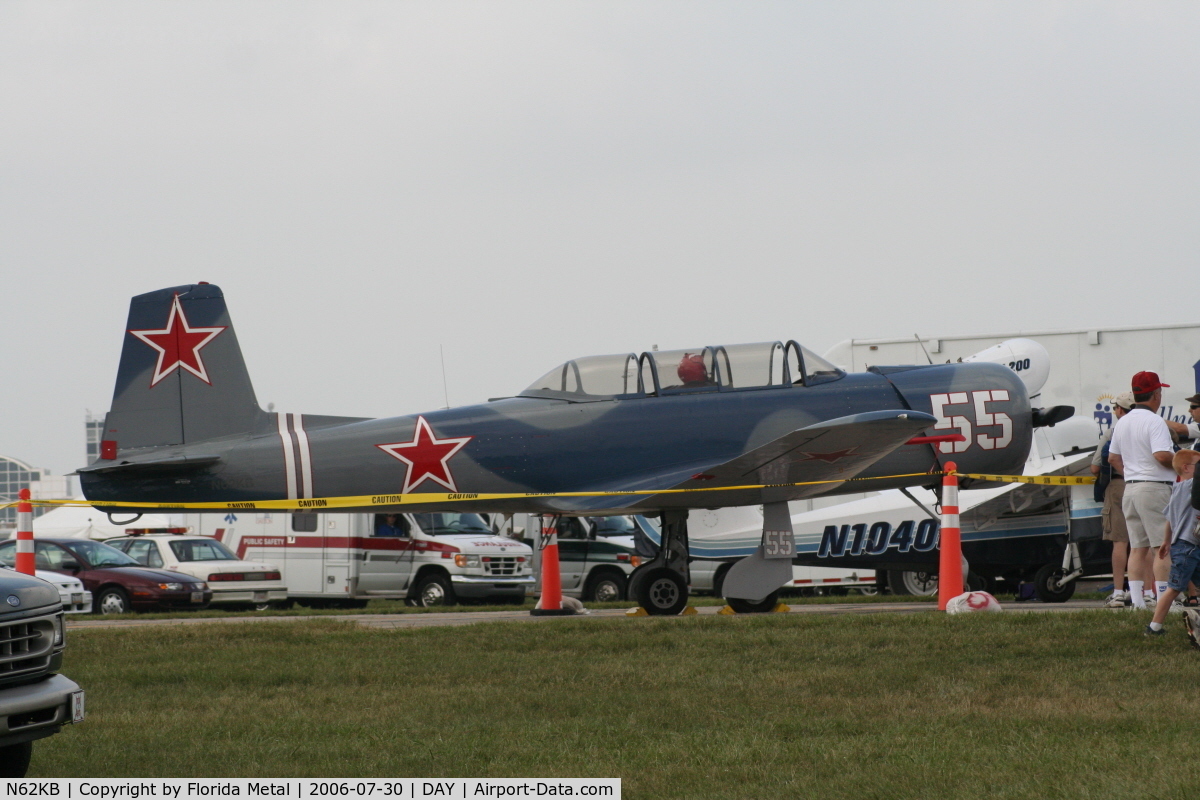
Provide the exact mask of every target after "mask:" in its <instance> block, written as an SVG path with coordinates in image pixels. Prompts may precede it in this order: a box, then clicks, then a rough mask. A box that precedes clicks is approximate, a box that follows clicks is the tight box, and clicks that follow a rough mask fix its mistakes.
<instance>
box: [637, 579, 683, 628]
mask: <svg viewBox="0 0 1200 800" xmlns="http://www.w3.org/2000/svg"><path fill="white" fill-rule="evenodd" d="M687 600H688V587H687V583H686V582H685V581H684V580H683V576H682V575H680V574H679V573H678V572H676V571H675V570H673V569H669V568H667V567H658V568H657V569H655V570H652V571H651V572H648V573H646V577H644V578H642V580H641V581H639V582H638V586H637V601H638V605H640V606H641V607H642V608H644V609H646V613H647V614H650V615H651V616H658V617H661V616H671V615H674V614H678V613H679V612H681V611H683V609H684V608H686V607H687Z"/></svg>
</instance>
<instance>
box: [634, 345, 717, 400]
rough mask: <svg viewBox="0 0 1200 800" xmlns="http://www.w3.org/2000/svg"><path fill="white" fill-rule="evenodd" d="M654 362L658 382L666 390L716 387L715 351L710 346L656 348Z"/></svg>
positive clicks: (653, 354)
mask: <svg viewBox="0 0 1200 800" xmlns="http://www.w3.org/2000/svg"><path fill="white" fill-rule="evenodd" d="M650 355H652V356H654V364H655V366H656V367H657V368H658V383H659V385H660V386H661V387H662V390H663V391H664V392H670V391H680V390H685V391H686V390H694V389H704V388H709V387H714V388H715V387H716V385H717V378H716V373H715V371H714V370H713V351H712V349H711V348H708V347H695V348H692V349H691V350H656V351H654V352H652V353H651V354H650Z"/></svg>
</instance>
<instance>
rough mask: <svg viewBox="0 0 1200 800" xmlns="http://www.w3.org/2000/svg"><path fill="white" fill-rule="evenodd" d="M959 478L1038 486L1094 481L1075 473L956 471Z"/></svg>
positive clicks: (1083, 483) (1073, 484)
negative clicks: (995, 473)
mask: <svg viewBox="0 0 1200 800" xmlns="http://www.w3.org/2000/svg"><path fill="white" fill-rule="evenodd" d="M955 474H956V475H958V477H960V478H973V479H975V480H979V481H995V482H997V483H1036V484H1038V485H1039V486H1084V485H1086V484H1089V483H1095V482H1096V479H1095V477H1093V476H1091V475H1087V476H1075V475H974V474H968V473H966V472H956V473H955Z"/></svg>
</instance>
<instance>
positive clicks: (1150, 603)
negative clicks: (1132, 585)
mask: <svg viewBox="0 0 1200 800" xmlns="http://www.w3.org/2000/svg"><path fill="white" fill-rule="evenodd" d="M1142 599H1143V600H1145V601H1146V608H1154V607H1155V606H1157V605H1158V598H1157V597H1155V596H1154V595H1152V594H1144V595H1142Z"/></svg>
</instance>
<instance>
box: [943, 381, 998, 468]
mask: <svg viewBox="0 0 1200 800" xmlns="http://www.w3.org/2000/svg"><path fill="white" fill-rule="evenodd" d="M1008 399H1009V397H1008V390H1006V389H994V390H992V391H986V390H985V391H978V392H971V395H970V398H969V399H968V397H967V393H966V392H948V393H946V394H931V395H929V403H930V405H931V406H932V407H933V415H934V416H935V417H937V418H938V421H937V425H934V426H933V427H934V430H954V429H955V428H957V429H958V431H959V432H960V433H961V434H962V436H963V441H961V442H941V443H939V444H938V449H940V450H941V451H942V452H943V453H963V452H966V451H967V450H968V449H970V447H971V444H972V441H973V440H972V433H973V431H972V429H971V421H970V420H969V419H967V418H966V417H964V416H962V415H959V414H947V413H946V411H945V407H946V406H956V405H967V404H968V403H972V404H974V407H975V424H976V425H979V426H984V427H991V426H996V425H999V426H1000V435H999V436H995V437H993V436H988V435H987V434H986V433H981V434H979V435H978V436H975V437H974V441H977V442H978V443H979V446H980V447H981V448H983V449H984V450H1000V449H1003V448H1005V447H1008V445H1009V443H1010V442H1012V433H1013V427H1012V418H1011V417H1009V416H1008V414H1005V413H1004V412H1003V411H988V410H987V404H988V403H992V402H998V401H1001V400H1008Z"/></svg>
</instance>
